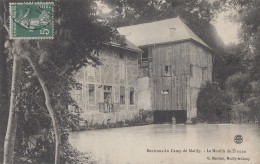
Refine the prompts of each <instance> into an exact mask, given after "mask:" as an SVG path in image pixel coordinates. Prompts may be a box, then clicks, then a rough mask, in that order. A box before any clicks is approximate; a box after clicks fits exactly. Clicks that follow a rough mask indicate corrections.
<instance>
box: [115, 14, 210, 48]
mask: <svg viewBox="0 0 260 164" xmlns="http://www.w3.org/2000/svg"><path fill="white" fill-rule="evenodd" d="M117 30H118V32H119V33H120V34H121V35H125V37H126V38H127V39H128V40H130V41H131V42H133V43H134V44H135V45H137V46H147V45H152V44H161V43H167V42H179V41H184V40H194V41H196V42H198V43H200V44H201V45H203V46H205V47H207V48H209V49H211V48H210V47H209V46H208V45H207V44H206V43H205V42H204V41H203V40H201V39H200V38H199V37H198V36H197V35H196V34H195V33H194V32H192V31H191V29H190V28H189V27H188V26H187V25H186V24H184V23H183V21H182V20H181V19H180V18H178V17H177V18H171V19H165V20H161V21H156V22H151V23H144V24H138V25H132V26H125V27H120V28H118V29H117Z"/></svg>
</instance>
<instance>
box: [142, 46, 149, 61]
mask: <svg viewBox="0 0 260 164" xmlns="http://www.w3.org/2000/svg"><path fill="white" fill-rule="evenodd" d="M142 50H143V51H144V52H143V53H142V58H141V61H142V62H148V48H143V49H142Z"/></svg>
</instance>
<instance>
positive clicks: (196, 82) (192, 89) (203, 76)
mask: <svg viewBox="0 0 260 164" xmlns="http://www.w3.org/2000/svg"><path fill="white" fill-rule="evenodd" d="M189 50H190V65H192V72H193V75H192V76H189V79H188V82H189V83H188V102H189V104H188V107H187V110H188V112H187V113H188V118H193V117H196V116H197V98H198V94H199V91H200V89H201V87H202V86H203V85H204V84H205V83H206V82H207V81H211V80H212V66H213V63H212V54H211V52H210V51H208V50H205V49H204V48H202V47H201V46H200V45H198V44H196V43H194V42H190V44H189Z"/></svg>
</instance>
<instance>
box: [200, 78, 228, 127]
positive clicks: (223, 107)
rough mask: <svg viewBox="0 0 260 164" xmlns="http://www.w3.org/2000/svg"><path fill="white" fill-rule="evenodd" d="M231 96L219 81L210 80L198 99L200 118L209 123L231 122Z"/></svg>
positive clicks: (201, 120)
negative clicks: (211, 81) (212, 81)
mask: <svg viewBox="0 0 260 164" xmlns="http://www.w3.org/2000/svg"><path fill="white" fill-rule="evenodd" d="M231 103H232V100H231V97H230V96H229V95H228V94H227V93H226V92H224V91H223V90H221V89H220V87H219V86H218V84H217V83H210V82H208V83H207V84H206V85H205V86H204V87H203V88H202V89H201V90H200V92H199V95H198V99H197V109H198V120H199V121H200V122H207V123H230V120H231Z"/></svg>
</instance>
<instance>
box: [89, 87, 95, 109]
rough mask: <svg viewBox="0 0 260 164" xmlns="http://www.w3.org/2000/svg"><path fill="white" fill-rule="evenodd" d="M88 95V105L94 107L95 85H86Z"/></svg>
mask: <svg viewBox="0 0 260 164" xmlns="http://www.w3.org/2000/svg"><path fill="white" fill-rule="evenodd" d="M88 95H89V97H88V98H89V104H91V105H94V104H95V85H94V84H89V85H88Z"/></svg>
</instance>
